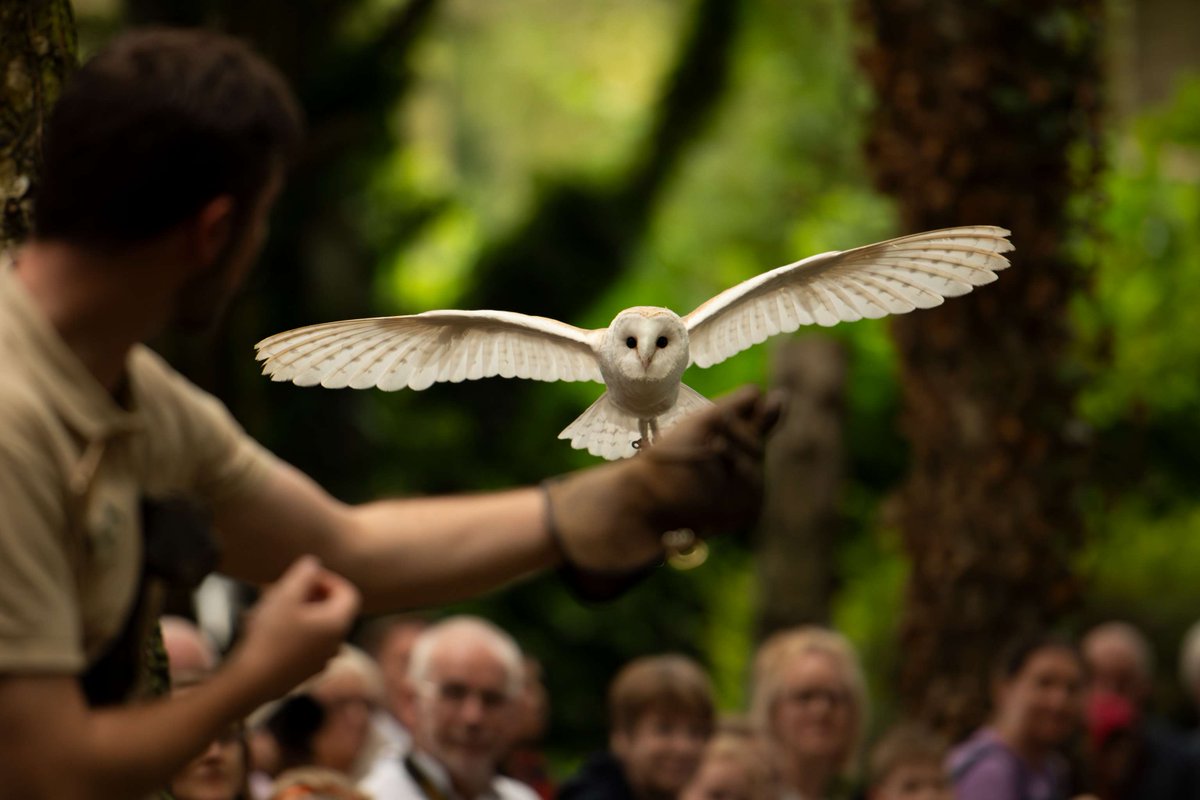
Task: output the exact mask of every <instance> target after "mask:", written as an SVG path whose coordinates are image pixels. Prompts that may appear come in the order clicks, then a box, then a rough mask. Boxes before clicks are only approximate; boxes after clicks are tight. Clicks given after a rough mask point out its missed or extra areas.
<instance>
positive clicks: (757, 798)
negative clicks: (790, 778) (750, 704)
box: [679, 725, 779, 800]
mask: <svg viewBox="0 0 1200 800" xmlns="http://www.w3.org/2000/svg"><path fill="white" fill-rule="evenodd" d="M679 797H680V800H778V797H779V782H778V780H776V776H775V770H774V768H773V767H772V766H771V759H770V756H769V755H768V753H767V750H766V745H765V744H764V743H763V742H761V741H760V740H759V739H758V737H757V736H756V735H755V734H754V733H753V732H752V731H751V730H744V729H739V728H737V727H734V728H727V727H726V726H724V725H722V726H721V728H720V729H719V730H718V731H717V734H716V735H715V736H713V738H712V739H710V740H709V742H708V745H707V746H705V748H704V755H703V756H701V759H700V768H699V769H698V770H696V774H695V776H693V778H692V780H691V781H689V782H688V785H687V786H686V787H685V788H684V790H683V792H682V794H680V795H679Z"/></svg>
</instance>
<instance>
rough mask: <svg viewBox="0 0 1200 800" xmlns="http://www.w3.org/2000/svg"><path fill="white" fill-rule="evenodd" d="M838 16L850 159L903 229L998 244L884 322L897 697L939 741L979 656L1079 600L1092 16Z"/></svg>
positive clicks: (978, 675) (908, 12)
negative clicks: (896, 477) (899, 539)
mask: <svg viewBox="0 0 1200 800" xmlns="http://www.w3.org/2000/svg"><path fill="white" fill-rule="evenodd" d="M857 8H858V11H859V13H860V16H861V19H862V22H863V24H864V27H865V29H866V30H867V31H869V32H870V33H871V34H872V35H873V41H872V42H871V43H869V44H866V45H864V49H863V51H862V53H861V56H862V62H863V65H864V68H865V70H866V73H867V75H868V77H869V79H870V81H871V83H872V85H873V88H874V90H875V92H876V96H877V98H878V104H877V108H876V110H875V112H874V117H873V120H872V130H871V134H870V136H869V138H868V143H867V156H868V159H869V161H870V165H871V168H872V170H873V172H874V175H875V178H876V181H877V183H878V185H879V187H880V188H881V189H882V190H883V191H885V192H887V193H889V194H891V195H892V196H894V197H895V198H896V199H897V201H898V202H899V205H900V211H901V217H902V219H903V222H904V229H905V231H919V230H925V229H931V228H940V227H945V226H950V225H960V224H994V225H1002V226H1004V227H1007V228H1010V229H1011V230H1012V234H1013V235H1012V240H1013V243H1014V244H1015V245H1016V251H1015V252H1014V253H1013V254H1012V256H1011V258H1012V262H1013V267H1012V269H1011V270H1009V271H1008V272H1005V273H1003V274H1002V275H1001V276H1000V279H999V281H998V282H997V283H996V284H994V285H991V286H987V287H984V288H982V289H980V290H978V291H977V292H975V293H973V294H971V295H969V296H967V297H964V298H959V299H956V300H952V301H950V302H948V303H947V304H946V305H945V306H944V307H943V308H940V309H937V310H935V311H930V312H918V313H915V314H912V315H911V316H906V317H901V318H898V319H897V320H896V322H895V323H894V326H893V328H892V330H893V334H894V337H895V340H896V343H897V348H898V351H899V356H900V361H901V369H902V381H903V397H904V401H903V402H904V412H903V419H902V423H901V424H902V428H903V430H904V433H905V435H906V436H907V437H908V438H909V440H910V441H911V443H912V464H911V473H910V476H909V478H908V480H907V482H906V484H905V485H904V486H903V488H902V489H901V491H900V492H899V495H898V496H897V497H896V498H894V505H893V507H892V510H893V511H894V512H895V522H896V524H897V525H898V527H899V529H900V531H901V533H902V536H903V540H904V544H905V547H906V549H907V551H908V554H909V556H910V558H911V562H912V568H911V576H910V581H909V585H908V587H907V596H906V601H905V609H904V614H903V619H902V622H901V643H900V644H901V652H902V653H903V654H904V655H903V663H902V667H901V675H900V684H901V685H900V696H901V697H902V698H904V703H905V704H906V706H907V711H908V712H910V713H911V714H913V715H915V716H918V717H920V718H923V719H924V720H926V721H927V722H929V723H931V724H932V725H934V726H935V727H937V728H938V729H940V730H941V731H943V732H944V733H947V734H949V735H951V736H954V737H957V736H959V735H961V734H963V733H964V732H966V731H968V730H969V729H971V728H972V727H973V726H975V725H977V724H978V723H979V722H980V721H981V720H982V719H983V717H984V715H985V713H986V698H987V683H988V676H989V673H990V671H991V668H992V666H993V660H994V657H995V652H996V648H997V646H998V645H999V644H1002V643H1003V642H1004V641H1005V640H1006V639H1009V638H1011V637H1013V636H1015V635H1019V634H1021V633H1024V632H1027V631H1030V630H1033V629H1037V628H1042V627H1045V626H1048V625H1052V624H1054V623H1055V622H1056V621H1057V620H1059V619H1060V618H1061V616H1062V614H1063V613H1064V611H1066V610H1067V609H1068V608H1070V607H1071V606H1072V605H1073V604H1074V603H1075V602H1076V600H1077V598H1078V585H1077V581H1076V579H1075V577H1074V576H1073V574H1072V572H1071V567H1070V559H1071V555H1072V554H1073V553H1074V552H1075V550H1076V549H1077V548H1078V546H1079V544H1080V541H1081V525H1080V518H1079V513H1078V510H1077V508H1076V506H1075V504H1074V502H1073V494H1074V492H1075V489H1076V486H1077V483H1078V480H1079V477H1080V476H1079V470H1078V467H1079V465H1080V459H1079V452H1078V450H1079V449H1078V447H1077V445H1076V444H1075V443H1073V442H1072V436H1071V432H1072V430H1073V429H1074V427H1075V426H1074V425H1073V420H1072V416H1071V408H1072V400H1073V397H1074V392H1075V387H1074V385H1073V384H1072V380H1071V379H1070V377H1069V373H1070V369H1069V364H1068V361H1067V358H1068V353H1067V346H1068V343H1069V336H1070V331H1069V328H1068V318H1067V310H1068V309H1067V304H1068V302H1069V300H1070V298H1071V296H1072V294H1073V293H1074V292H1076V291H1078V290H1080V289H1081V288H1083V283H1084V279H1083V275H1082V272H1081V269H1080V268H1079V265H1078V264H1076V263H1075V261H1074V259H1073V258H1072V255H1071V253H1070V250H1069V247H1068V239H1069V235H1070V234H1071V232H1072V220H1071V217H1070V213H1069V211H1068V204H1069V201H1070V200H1071V199H1072V197H1073V192H1077V191H1088V190H1090V189H1092V187H1093V186H1094V185H1095V176H1096V173H1097V171H1098V163H1099V159H1098V156H1097V153H1098V144H1097V139H1098V134H1097V127H1096V126H1097V110H1098V109H1097V106H1098V84H1099V62H1100V45H1101V22H1102V19H1101V16H1102V3H1101V2H1100V0H1074V1H1070V2H1068V1H1067V0H1059V1H1058V2H1050V3H1047V2H1042V1H1041V0H1039V1H1038V2H1034V0H996V2H991V3H966V2H953V1H952V0H860V1H859V3H858V7H857ZM1078 156H1082V158H1079V157H1078ZM1081 165H1082V166H1081Z"/></svg>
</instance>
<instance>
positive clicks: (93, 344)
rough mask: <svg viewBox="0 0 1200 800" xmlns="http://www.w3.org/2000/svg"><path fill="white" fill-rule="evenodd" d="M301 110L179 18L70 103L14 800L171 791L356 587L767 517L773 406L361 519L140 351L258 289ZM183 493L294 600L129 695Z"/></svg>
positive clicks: (649, 554)
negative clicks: (197, 672) (196, 671)
mask: <svg viewBox="0 0 1200 800" xmlns="http://www.w3.org/2000/svg"><path fill="white" fill-rule="evenodd" d="M298 120H299V115H298V112H297V110H296V107H295V101H294V100H293V98H292V96H291V94H290V92H289V90H288V89H287V87H286V85H285V84H284V82H283V80H282V79H281V78H280V77H279V75H278V74H277V73H276V72H275V71H274V70H273V69H272V68H271V67H270V66H269V65H267V64H266V63H265V62H264V61H262V60H261V59H260V58H258V57H257V56H256V55H254V54H253V53H252V52H251V51H250V50H249V49H248V48H246V47H245V46H243V45H241V44H239V43H238V42H236V41H233V40H231V39H228V38H226V37H223V36H221V35H218V34H213V33H208V32H202V31H175V30H161V29H160V30H148V31H140V32H134V33H131V34H127V35H124V36H122V37H119V38H118V39H117V40H115V41H114V42H113V43H111V44H110V45H109V46H108V47H107V48H105V49H104V50H103V51H102V52H101V53H99V54H98V55H97V56H96V57H95V58H94V59H92V61H90V62H89V63H88V64H86V65H84V66H83V67H82V68H81V69H80V70H79V71H78V72H77V73H76V74H75V75H74V76H73V78H72V80H71V81H70V82H69V83H68V84H67V86H66V87H65V89H64V91H63V94H62V97H61V99H60V101H59V104H58V106H57V107H56V109H55V110H54V112H53V115H52V118H51V120H50V123H49V126H48V128H47V130H46V134H45V140H44V147H43V172H42V176H41V182H40V184H39V187H38V191H37V196H36V200H35V234H34V237H33V238H32V240H31V241H29V242H28V243H27V244H26V245H24V246H23V247H22V248H21V249H20V250H18V251H17V252H16V253H15V254H13V257H12V258H11V259H8V258H5V259H4V260H5V262H6V263H5V264H4V265H3V266H0V363H2V364H3V365H4V369H5V379H4V380H3V381H0V786H3V787H4V792H5V795H6V796H10V797H22V798H23V797H72V798H89V797H103V798H108V797H118V798H123V797H134V798H136V797H139V796H142V795H144V794H146V793H148V792H151V791H154V790H155V789H156V788H158V787H161V786H163V785H165V784H166V782H167V781H168V779H169V778H170V777H171V776H172V775H173V774H175V773H176V772H177V771H178V770H179V768H181V767H182V766H183V765H184V764H185V763H187V761H188V760H189V759H190V758H191V757H193V756H194V755H195V754H196V753H197V752H199V751H200V750H201V749H202V748H203V747H204V746H205V745H206V744H207V743H208V742H211V741H212V740H213V739H214V738H215V737H217V736H218V735H219V734H220V733H221V732H222V731H224V730H226V729H227V728H228V726H229V725H230V724H231V723H233V722H234V721H236V720H238V719H241V718H243V717H244V716H245V715H246V714H248V713H249V712H250V711H251V710H252V709H253V708H255V707H257V706H258V705H260V704H261V703H263V702H265V701H266V700H268V699H271V698H274V697H278V696H280V695H282V694H283V693H284V692H286V691H287V690H288V689H289V688H291V687H292V686H294V685H296V684H297V683H299V682H300V681H301V680H303V679H304V678H306V677H307V676H309V675H311V674H313V673H314V672H316V671H317V670H318V669H320V667H321V666H322V664H323V663H324V662H325V660H326V659H327V658H328V657H330V656H331V655H332V654H333V653H334V651H335V650H336V648H337V646H338V644H339V643H340V641H341V639H342V637H343V636H344V634H345V631H346V628H347V626H348V625H349V623H350V621H351V620H352V619H353V617H354V616H355V614H356V612H357V611H358V608H359V603H360V597H361V598H362V600H363V603H364V605H365V606H366V607H367V608H369V609H373V610H392V609H395V608H399V607H411V606H414V605H422V604H434V603H440V602H445V601H448V600H452V599H456V598H461V597H465V596H469V595H474V594H478V593H480V592H483V591H486V590H489V589H492V588H494V587H496V586H499V585H501V584H504V583H506V582H509V581H512V580H515V579H517V578H520V577H523V576H526V575H528V574H530V573H533V572H535V571H538V570H542V569H546V568H550V567H554V566H556V565H564V567H569V568H571V569H573V570H574V571H575V572H576V573H577V574H579V575H582V576H584V577H587V576H593V575H595V574H598V573H604V574H606V575H614V574H616V575H619V574H627V573H628V572H629V571H630V570H633V569H635V568H637V567H639V566H641V565H644V564H645V563H647V562H650V561H653V560H654V559H656V558H658V557H660V556H661V552H662V547H661V544H660V536H661V533H662V532H663V531H668V530H673V529H676V528H683V527H692V528H694V529H696V530H698V531H700V532H701V533H704V532H711V531H715V530H718V529H720V528H721V527H727V526H731V525H734V524H738V523H741V522H744V521H745V520H746V519H747V518H748V516H749V515H750V514H751V513H753V511H754V510H755V509H756V507H757V502H758V494H757V492H758V489H759V488H760V479H761V449H762V442H763V439H764V437H765V434H766V431H767V430H768V429H769V428H770V426H771V424H772V422H773V419H774V416H775V410H774V409H773V408H772V407H771V405H770V404H768V403H764V402H763V401H762V400H761V399H760V398H759V397H758V395H757V394H756V393H753V392H747V393H743V394H742V395H740V396H738V397H736V398H733V399H731V400H729V401H726V402H724V403H721V404H718V405H717V406H716V407H715V408H713V409H710V410H709V411H707V412H705V413H703V414H699V415H696V416H695V417H693V418H692V419H690V420H685V421H684V422H683V423H681V424H680V425H679V426H678V427H677V428H676V429H675V430H674V431H673V432H671V433H669V434H668V435H666V436H664V437H663V439H662V440H661V442H660V443H659V444H657V445H656V446H655V447H653V448H649V449H647V450H646V451H645V452H644V453H643V454H641V455H639V456H638V457H637V458H634V459H630V460H628V461H626V462H622V463H619V464H614V465H608V466H604V467H599V468H596V469H593V470H588V471H585V472H581V473H576V474H574V475H570V476H567V477H566V478H564V479H562V480H560V481H557V482H555V483H554V484H552V485H548V486H547V487H546V488H545V489H538V488H525V489H518V490H514V491H508V492H502V493H496V494H487V495H478V496H473V497H470V498H453V499H450V498H430V499H416V500H406V501H384V502H378V503H372V504H368V505H364V506H357V507H351V506H347V505H345V504H342V503H340V502H338V501H336V500H334V499H333V498H331V497H330V496H329V495H328V494H327V493H325V492H324V491H323V490H322V489H320V488H319V487H318V486H317V485H315V484H314V483H313V482H312V481H311V480H310V479H309V478H307V477H306V476H304V475H303V474H301V473H300V472H299V471H297V470H296V469H294V468H292V467H290V466H288V465H287V464H285V463H283V462H281V461H280V460H278V459H277V458H275V457H274V456H272V455H271V454H270V453H268V452H266V451H265V450H264V449H262V448H261V447H260V446H258V445H257V444H256V443H254V442H253V441H252V440H250V439H249V438H248V437H247V436H246V435H245V434H244V433H243V432H242V431H241V429H240V428H239V427H238V426H237V425H236V423H234V422H233V420H232V418H231V417H230V415H229V413H228V412H227V411H226V410H225V408H224V407H223V406H222V405H221V404H220V403H219V402H218V401H216V400H215V399H214V398H212V397H210V396H208V395H206V394H205V393H203V392H201V391H200V390H199V389H197V388H196V387H195V386H193V385H191V384H190V383H189V382H187V381H186V380H185V379H184V378H182V377H181V376H180V375H179V374H177V373H176V372H174V371H173V370H171V368H170V367H168V366H167V365H166V364H165V363H163V362H162V361H161V360H160V359H159V358H158V357H157V356H155V355H154V354H153V353H152V352H151V351H149V350H148V349H147V348H145V347H144V346H143V345H142V342H143V341H145V340H146V339H148V338H149V337H151V336H153V335H154V334H155V333H157V332H158V331H160V330H161V329H163V328H164V327H166V326H167V325H168V324H170V323H173V322H175V323H180V324H183V325H187V326H193V327H195V326H205V325H208V324H211V323H212V321H213V320H214V319H215V318H216V317H217V315H218V314H219V312H220V310H221V308H222V306H223V305H224V304H225V302H226V301H227V300H228V298H229V297H230V295H231V294H232V293H233V292H234V291H235V290H236V289H237V288H238V286H239V285H240V284H241V282H242V280H243V278H244V277H245V275H246V273H247V272H248V270H249V269H250V266H251V264H252V262H253V261H254V259H255V257H256V255H257V253H258V250H259V248H260V247H261V244H262V241H263V239H264V237H265V235H266V227H267V218H268V214H269V211H270V209H271V206H272V204H273V202H274V200H275V197H276V195H277V194H278V193H279V191H280V189H281V186H282V182H283V173H284V167H285V164H286V161H287V158H288V156H289V154H290V153H291V152H292V151H293V150H294V149H295V144H296V141H297V140H298V138H299V134H298V131H299V127H300V126H299V121H298ZM180 497H182V498H184V499H185V500H186V501H187V502H188V503H198V504H199V505H200V506H201V507H202V508H204V509H206V510H207V511H208V512H210V513H211V515H212V519H213V523H214V525H215V530H216V535H217V538H218V540H219V544H220V545H221V548H220V552H221V561H220V564H219V567H220V568H221V570H222V571H223V572H226V573H228V574H230V575H232V576H234V577H237V578H240V579H243V580H247V581H252V582H259V583H266V582H274V585H273V587H272V588H271V589H269V590H268V591H267V592H266V593H265V594H264V596H263V598H262V600H261V601H260V603H259V605H258V606H257V608H256V609H255V611H254V613H253V615H252V616H251V618H250V622H249V624H248V625H247V627H246V631H245V636H244V638H243V641H242V643H241V645H240V646H238V647H237V648H235V649H234V650H233V652H232V653H231V654H230V656H229V658H228V659H227V660H226V662H225V664H224V666H223V667H222V668H221V669H219V670H218V671H217V672H216V673H215V674H214V675H212V676H211V677H210V678H209V679H208V680H206V681H205V682H204V683H203V684H201V685H199V686H197V687H196V688H195V689H193V690H192V691H190V692H186V693H180V694H177V695H172V696H170V697H167V698H163V699H160V700H156V701H154V702H143V703H137V704H132V705H131V704H128V703H127V702H126V700H127V699H128V698H129V697H130V696H131V695H132V694H136V693H138V691H139V687H132V686H131V685H130V684H131V680H130V675H131V674H133V673H134V672H135V671H134V670H132V669H131V668H130V666H129V663H128V657H127V656H128V654H129V653H134V654H137V653H140V652H141V649H140V643H141V632H142V630H141V624H142V623H141V622H140V621H141V620H147V619H148V620H151V621H153V619H154V618H155V617H156V616H157V610H156V600H155V598H156V597H157V596H158V594H159V591H160V590H161V587H162V585H163V582H164V581H166V580H170V579H171V577H172V574H171V573H172V571H173V570H177V571H181V572H182V571H186V569H185V568H187V567H190V566H192V564H193V562H194V561H195V559H192V558H189V557H181V556H171V555H169V554H170V550H169V548H168V549H167V550H166V551H165V552H166V553H168V555H166V556H164V555H163V552H164V549H163V548H160V547H158V546H156V544H155V541H156V540H155V533H154V532H155V531H159V530H164V529H169V530H171V531H173V532H174V531H176V530H178V529H179V526H178V525H175V524H172V525H169V526H165V525H162V524H159V523H158V522H155V521H156V520H161V519H162V518H163V516H164V513H166V512H164V509H170V508H174V507H175V506H173V505H172V504H173V503H176V502H177V501H178V498H180ZM167 516H168V517H170V514H167ZM172 535H174V534H172ZM143 540H145V541H143ZM152 540H153V541H152ZM152 545H153V546H152ZM304 554H311V555H304ZM301 556H303V557H301ZM343 576H344V577H343ZM131 620H132V621H133V622H132V623H131ZM122 653H123V654H126V655H125V656H124V657H123V656H121V655H120V654H122ZM114 654H115V655H114ZM110 665H115V666H112V668H111V669H110V668H109V667H110ZM100 666H103V667H104V669H98V667H100ZM97 676H99V677H97Z"/></svg>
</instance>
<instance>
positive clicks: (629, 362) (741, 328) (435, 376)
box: [256, 226, 1012, 459]
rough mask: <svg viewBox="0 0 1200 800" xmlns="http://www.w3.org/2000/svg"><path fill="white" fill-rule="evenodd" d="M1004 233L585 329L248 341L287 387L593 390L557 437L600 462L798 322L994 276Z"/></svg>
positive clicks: (816, 263)
mask: <svg viewBox="0 0 1200 800" xmlns="http://www.w3.org/2000/svg"><path fill="white" fill-rule="evenodd" d="M1008 235H1009V231H1007V230H1004V229H1003V228H995V227H991V226H971V227H960V228H946V229H944V230H937V231H928V232H926V233H916V234H912V235H911V236H902V237H900V238H898V239H890V240H888V241H886V242H880V243H878V244H870V245H866V246H864V247H856V248H854V249H853V250H841V251H832V252H828V253H821V254H820V255H815V256H812V257H810V258H806V259H804V260H803V261H797V262H795V263H794V264H788V265H786V266H782V267H779V268H777V269H773V270H771V271H769V272H764V273H762V274H761V275H757V276H755V277H753V278H750V279H748V280H745V281H742V282H741V283H739V284H738V285H737V286H734V287H732V288H730V289H726V290H725V291H723V292H721V293H720V294H718V295H717V296H716V297H714V298H712V299H711V300H709V301H708V302H706V303H704V304H702V305H701V306H700V307H699V308H697V309H696V310H694V311H692V312H691V313H690V314H688V315H686V316H683V317H680V316H679V315H678V314H676V313H675V312H673V311H671V310H670V309H666V308H658V307H654V306H636V307H634V308H627V309H625V310H624V311H622V312H621V313H619V314H617V316H616V318H614V319H613V321H612V323H611V324H610V325H609V326H608V327H607V328H601V329H599V330H585V329H583V328H576V327H575V326H573V325H568V324H566V323H564V322H558V321H557V320H553V319H547V318H546V317H534V316H528V315H526V314H517V313H514V312H511V311H426V312H425V313H423V314H413V315H409V316H400V317H374V318H371V319H354V320H345V321H343V322H327V323H324V324H321V325H310V326H308V327H304V328H297V329H295V330H291V331H286V332H284V333H279V334H276V335H274V336H271V337H269V338H267V339H264V340H262V341H261V342H259V343H258V345H257V346H256V347H257V351H258V359H259V360H260V361H262V362H263V373H264V374H266V375H269V376H270V377H271V379H272V380H276V381H291V382H293V383H295V384H297V385H299V386H314V385H317V384H320V385H321V386H325V387H327V388H343V387H346V386H349V387H351V388H354V389H365V388H368V387H371V386H376V387H378V388H380V389H383V390H384V391H395V390H397V389H403V388H405V387H407V388H409V389H427V388H429V386H431V385H432V384H434V383H438V382H442V381H449V382H451V383H458V382H459V381H464V380H476V379H478V378H488V377H493V376H500V377H502V378H529V379H532V380H538V381H582V380H590V381H597V382H600V383H603V384H604V385H605V388H606V389H607V391H606V392H605V393H604V394H602V395H600V398H599V399H598V400H596V402H594V403H593V404H592V405H591V406H590V407H589V408H588V409H587V410H586V411H584V412H583V414H582V415H580V416H579V418H578V419H576V420H575V421H574V422H572V423H571V424H570V425H568V426H567V427H566V429H565V430H563V432H562V433H560V434H559V438H560V439H569V440H570V442H571V446H572V447H576V448H586V449H587V450H588V451H589V452H590V453H592V454H593V455H597V456H601V457H603V458H607V459H617V458H623V457H626V456H631V455H633V454H634V453H635V452H636V451H637V447H638V446H640V443H642V442H647V443H648V442H650V441H652V440H653V438H654V437H655V436H656V435H657V433H658V431H659V430H661V429H664V428H666V427H669V426H670V425H671V424H672V423H673V422H675V421H676V420H677V419H679V418H680V417H682V416H684V415H685V414H687V413H689V412H691V411H694V410H696V409H698V408H700V407H702V406H704V405H706V404H707V403H708V402H709V401H708V400H706V399H705V398H704V397H702V396H701V395H700V394H699V393H697V392H696V391H694V390H692V389H690V388H688V387H687V386H686V385H684V384H683V383H682V381H681V379H682V377H683V372H684V370H686V369H687V368H688V367H689V366H691V365H693V364H695V365H696V366H699V367H708V366H712V365H713V364H716V363H718V362H721V361H724V360H725V359H727V358H729V357H730V356H732V355H734V354H735V353H738V352H741V351H742V350H745V349H747V348H749V347H750V346H751V345H755V344H758V343H759V342H762V341H763V340H765V339H766V338H767V337H768V336H773V335H775V334H777V333H788V332H791V331H794V330H796V329H797V328H799V327H800V326H801V325H812V324H814V323H815V324H817V325H824V326H829V325H835V324H837V323H838V322H853V321H855V320H859V319H862V318H864V317H867V318H869V319H874V318H877V317H882V316H885V315H887V314H903V313H906V312H908V311H912V310H913V309H915V308H931V307H933V306H937V305H940V304H941V303H942V301H943V299H944V298H946V297H956V296H958V295H961V294H966V293H967V292H969V291H971V289H972V288H974V287H976V286H982V285H983V284H985V283H991V282H992V281H994V280H996V273H997V272H998V271H1000V270H1002V269H1004V268H1006V267H1007V266H1008V259H1007V258H1005V257H1004V256H1003V255H1002V254H1003V253H1006V252H1008V251H1010V250H1012V244H1011V243H1010V242H1009V241H1008V239H1007V238H1006V237H1007V236H1008Z"/></svg>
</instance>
